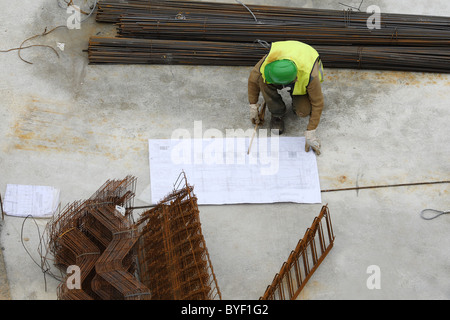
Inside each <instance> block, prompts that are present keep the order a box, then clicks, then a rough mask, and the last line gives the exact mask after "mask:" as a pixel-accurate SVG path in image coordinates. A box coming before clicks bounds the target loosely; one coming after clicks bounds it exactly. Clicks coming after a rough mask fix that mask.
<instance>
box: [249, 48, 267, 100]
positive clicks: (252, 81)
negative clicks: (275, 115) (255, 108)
mask: <svg viewBox="0 0 450 320" xmlns="http://www.w3.org/2000/svg"><path fill="white" fill-rule="evenodd" d="M265 58H266V57H265V56H264V57H263V58H262V59H261V60H260V61H259V62H258V63H257V64H256V65H255V66H254V67H253V69H252V70H251V72H250V76H249V77H248V102H249V104H251V105H252V104H256V103H258V99H259V93H260V91H261V89H260V88H259V79H260V78H261V77H262V75H261V72H260V71H259V69H260V68H261V64H262V63H263V61H264V59H265Z"/></svg>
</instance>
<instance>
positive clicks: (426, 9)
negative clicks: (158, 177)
mask: <svg viewBox="0 0 450 320" xmlns="http://www.w3.org/2000/svg"><path fill="white" fill-rule="evenodd" d="M230 2H232V1H230ZM341 2H343V3H346V4H349V5H356V6H358V5H359V3H360V1H348V2H345V1H341ZM245 3H248V4H250V3H255V4H269V5H285V6H305V7H315V8H331V9H343V7H342V5H340V4H339V1H329V0H328V1H311V0H296V1H292V0H280V1H275V0H265V1H263V0H259V1H258V0H253V1H246V2H245ZM0 4H1V7H2V10H1V12H0V44H1V45H0V49H7V48H12V47H17V46H19V45H20V44H21V42H22V41H23V40H24V39H26V38H28V37H31V36H33V35H35V34H40V33H42V32H43V31H44V30H45V28H48V29H47V30H50V29H51V28H52V27H55V26H58V25H61V24H65V21H66V19H67V14H66V12H65V11H64V10H62V9H60V8H59V7H58V6H57V5H56V3H55V1H54V0H35V1H27V2H15V3H14V5H11V3H10V2H7V1H6V0H0ZM372 4H375V5H378V6H379V7H380V8H381V10H382V11H383V12H392V13H393V12H397V13H411V14H434V15H442V14H447V15H448V13H449V12H450V3H449V2H447V1H442V0H429V1H419V0H411V1H405V0H402V1H393V0H391V1H388V0H372V1H370V2H369V1H364V3H363V5H362V9H365V8H367V6H369V5H372ZM113 31H114V30H113V28H112V27H111V26H109V25H100V24H97V23H95V21H94V19H89V20H87V21H86V22H84V23H83V24H82V27H81V29H80V30H67V29H64V28H61V29H58V30H56V31H54V32H52V33H51V34H49V35H47V36H45V37H38V38H36V39H33V40H32V41H30V42H29V44H38V43H39V44H47V45H51V46H53V47H56V43H57V42H59V43H64V44H65V49H64V51H61V50H59V51H58V53H59V58H58V57H57V56H56V54H55V53H54V52H53V51H52V50H50V49H48V48H43V47H35V48H32V49H27V50H23V51H22V53H21V54H22V57H23V58H24V59H26V60H28V61H30V62H32V63H33V64H27V63H25V62H23V61H22V60H20V59H19V57H18V54H17V52H16V51H13V52H9V53H1V54H0V66H1V68H2V73H1V75H0V95H1V97H2V99H1V100H0V119H1V122H0V137H2V139H1V141H0V192H2V194H4V192H5V189H6V184H8V183H17V184H38V185H52V186H55V187H58V188H60V189H61V204H62V205H65V204H67V203H70V202H72V201H75V200H80V199H85V198H86V197H89V196H90V195H91V194H92V193H93V192H95V191H96V190H97V189H98V187H100V186H101V185H102V184H103V183H104V182H105V181H106V180H107V179H111V178H114V179H120V178H124V177H125V176H126V175H128V174H131V175H134V176H136V177H137V178H138V186H137V198H136V203H135V204H136V205H144V204H146V203H149V202H150V198H149V194H148V192H149V191H148V190H149V185H150V182H151V181H150V173H149V163H148V150H147V141H148V139H151V138H167V139H169V138H170V137H171V134H172V132H173V131H174V130H175V129H177V128H185V129H188V130H190V131H192V130H193V125H194V121H198V120H202V121H203V128H204V130H206V129H207V128H216V129H219V130H221V131H223V132H225V130H226V129H228V128H234V129H237V128H243V129H247V128H250V127H252V126H251V124H250V121H249V119H248V106H247V87H246V85H247V77H248V74H249V72H250V69H251V68H247V67H245V68H237V67H199V66H192V67H187V66H159V65H146V66H90V65H88V64H87V62H88V61H87V54H86V53H85V52H82V50H83V49H86V48H87V43H88V38H89V36H91V35H111V34H113ZM323 90H324V95H325V100H326V105H325V109H324V112H323V115H322V121H321V124H320V126H319V128H318V130H317V131H318V135H319V137H320V139H321V141H322V146H323V147H322V149H323V150H322V155H321V156H319V157H318V158H317V163H318V168H319V175H320V182H321V188H322V189H334V188H346V187H354V186H356V185H359V186H370V185H386V184H402V183H416V182H424V181H442V180H450V179H449V178H450V164H449V161H448V160H449V158H450V145H449V140H448V137H449V136H450V129H449V126H448V119H449V114H450V111H449V110H450V108H449V91H450V76H449V75H444V74H424V73H406V72H381V71H356V70H335V69H328V68H326V66H325V82H324V84H323ZM266 126H267V125H266ZM286 126H287V127H286V129H287V132H286V134H287V135H289V136H302V135H303V131H304V130H305V128H306V120H305V119H298V118H295V117H294V115H290V116H288V119H287V123H286ZM322 200H323V203H322V204H317V205H303V204H292V203H279V204H270V205H266V204H261V205H227V206H201V207H200V215H201V221H202V228H203V232H204V236H205V239H206V242H207V245H208V249H209V253H210V256H211V260H212V263H213V266H214V270H215V273H216V276H217V279H218V282H219V287H220V289H221V292H222V295H223V298H224V299H232V300H233V299H258V298H259V297H260V296H261V295H262V294H263V293H264V290H265V288H266V286H267V285H269V284H270V283H271V281H272V279H273V277H274V275H275V273H276V272H278V271H279V269H280V267H281V265H282V263H283V262H284V261H285V260H286V258H287V257H288V255H289V253H290V251H291V250H292V249H293V248H294V247H295V245H296V244H297V242H298V240H299V239H300V238H302V237H303V234H304V232H305V231H306V228H308V227H309V226H310V225H311V222H312V220H313V218H314V217H315V216H316V215H318V214H319V212H320V208H321V206H322V205H324V204H328V207H329V209H330V212H331V218H332V221H333V227H334V231H335V234H336V241H335V246H334V248H333V249H332V251H331V252H330V254H329V255H328V256H327V258H326V259H325V261H324V262H323V263H322V265H321V266H320V268H319V269H318V270H317V272H316V273H315V274H314V276H313V278H312V279H311V280H310V282H309V283H308V285H307V286H306V287H305V289H304V290H303V292H302V294H301V296H300V298H301V299H342V300H345V299H450V276H449V274H450V251H449V250H448V243H449V242H450V233H449V231H448V230H449V227H450V216H441V217H440V218H438V219H436V220H431V221H426V220H423V219H421V218H420V216H419V214H420V212H421V210H423V209H425V208H434V209H438V210H448V209H449V204H450V201H449V186H448V185H447V184H441V185H427V186H412V187H398V188H386V189H374V190H360V191H359V192H356V191H345V192H334V193H323V194H322ZM46 222H47V221H46V220H44V219H42V220H36V221H33V220H27V221H25V222H24V219H22V218H17V217H11V216H7V217H6V218H5V220H4V221H2V222H1V229H0V230H1V235H0V240H1V248H2V253H3V256H4V261H5V268H6V275H7V280H8V283H9V291H10V297H11V299H15V300H18V299H42V300H44V299H56V287H57V285H58V281H57V280H55V279H53V278H51V277H49V276H46V277H44V274H43V272H42V270H41V268H40V267H39V263H40V255H39V251H38V250H39V248H40V245H41V244H40V241H39V240H40V239H39V235H40V233H42V231H43V229H44V227H45V224H46ZM25 249H26V250H25ZM27 252H28V253H29V254H28V253H27ZM33 259H34V260H33ZM371 265H377V266H379V268H380V272H381V288H380V289H372V290H370V289H368V287H367V286H366V281H367V279H368V278H369V276H370V274H368V273H367V268H368V267H369V266H371ZM0 272H1V273H2V275H3V276H4V273H5V271H2V269H0ZM5 286H6V284H5ZM2 287H4V286H3V285H2Z"/></svg>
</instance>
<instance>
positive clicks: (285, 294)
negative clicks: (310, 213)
mask: <svg viewBox="0 0 450 320" xmlns="http://www.w3.org/2000/svg"><path fill="white" fill-rule="evenodd" d="M323 221H325V227H324V226H323ZM334 239H335V235H334V231H333V227H332V224H331V217H330V212H329V209H328V206H323V207H322V209H321V211H320V214H319V215H318V216H317V217H316V218H314V221H313V223H312V225H311V227H310V228H308V229H307V230H306V232H305V235H304V236H303V238H302V239H300V241H299V242H298V243H297V246H296V247H295V249H294V250H292V252H291V254H290V255H289V257H288V259H287V260H286V262H284V263H283V265H282V267H281V269H280V271H279V272H278V273H277V274H276V275H275V277H274V279H273V281H272V283H271V284H270V285H269V286H268V287H267V289H266V291H265V292H264V294H263V296H261V297H260V299H261V300H295V299H297V297H298V295H299V294H300V292H301V291H302V289H303V288H304V287H305V285H306V283H307V282H308V280H309V279H310V278H311V277H312V275H313V274H314V272H315V271H316V270H317V268H318V267H319V265H320V264H321V263H322V261H323V260H324V259H325V257H326V256H327V254H328V253H329V252H330V250H331V249H332V248H333V244H334Z"/></svg>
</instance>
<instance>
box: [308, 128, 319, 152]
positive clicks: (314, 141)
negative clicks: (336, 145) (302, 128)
mask: <svg viewBox="0 0 450 320" xmlns="http://www.w3.org/2000/svg"><path fill="white" fill-rule="evenodd" d="M305 138H306V141H305V151H306V152H309V150H310V148H312V149H313V150H314V152H315V153H316V155H320V140H319V139H318V138H317V136H316V130H307V131H306V132H305Z"/></svg>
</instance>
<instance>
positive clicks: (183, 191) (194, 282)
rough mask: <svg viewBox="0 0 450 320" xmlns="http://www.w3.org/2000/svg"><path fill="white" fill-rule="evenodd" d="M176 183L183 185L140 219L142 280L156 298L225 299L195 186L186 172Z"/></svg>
mask: <svg viewBox="0 0 450 320" xmlns="http://www.w3.org/2000/svg"><path fill="white" fill-rule="evenodd" d="M180 182H181V185H180V184H179V183H180ZM175 185H180V188H179V189H175V190H174V191H173V192H172V193H171V194H169V195H167V197H165V198H164V199H163V200H161V201H160V203H158V205H157V206H155V207H154V208H152V209H150V210H148V211H146V212H144V213H143V214H142V215H141V217H140V219H139V221H138V222H137V225H138V226H139V227H140V230H141V233H140V234H141V236H140V245H139V263H140V268H139V269H140V273H141V281H142V282H143V283H144V284H145V285H147V287H149V288H150V290H151V291H152V295H153V299H164V300H212V299H221V293H220V290H219V287H218V284H217V279H216V277H215V274H214V271H213V267H212V264H211V260H210V257H209V253H208V249H207V247H206V243H205V240H204V237H203V234H202V229H201V223H200V217H199V210H198V206H197V198H196V197H195V195H194V194H193V187H192V186H190V185H188V184H187V180H186V177H185V175H184V173H182V175H181V176H180V179H179V180H178V181H177V182H176V183H175Z"/></svg>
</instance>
